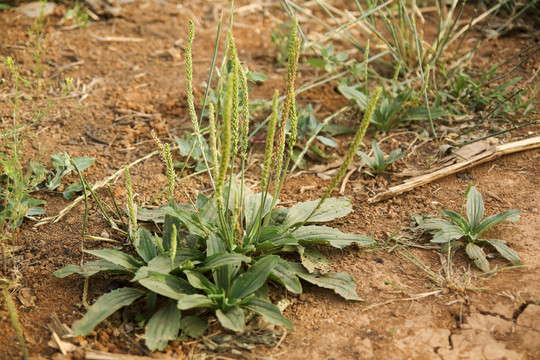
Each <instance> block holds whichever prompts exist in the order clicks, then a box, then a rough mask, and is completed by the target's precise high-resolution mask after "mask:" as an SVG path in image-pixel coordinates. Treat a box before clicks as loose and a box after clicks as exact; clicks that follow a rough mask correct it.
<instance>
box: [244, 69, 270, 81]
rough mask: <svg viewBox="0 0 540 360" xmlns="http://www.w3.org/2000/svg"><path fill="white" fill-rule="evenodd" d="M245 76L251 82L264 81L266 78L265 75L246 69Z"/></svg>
mask: <svg viewBox="0 0 540 360" xmlns="http://www.w3.org/2000/svg"><path fill="white" fill-rule="evenodd" d="M246 77H247V78H248V79H249V80H251V81H253V82H265V81H266V80H267V79H268V78H267V77H266V75H264V74H263V73H260V72H257V71H247V72H246Z"/></svg>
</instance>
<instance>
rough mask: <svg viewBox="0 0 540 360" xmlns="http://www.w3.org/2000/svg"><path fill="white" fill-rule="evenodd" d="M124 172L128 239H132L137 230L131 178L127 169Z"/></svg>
mask: <svg viewBox="0 0 540 360" xmlns="http://www.w3.org/2000/svg"><path fill="white" fill-rule="evenodd" d="M125 172H126V193H127V206H128V213H129V237H130V238H131V239H133V235H134V234H135V231H136V230H137V214H136V213H135V204H134V202H133V188H132V185H131V176H130V174H129V167H127V166H126V167H125Z"/></svg>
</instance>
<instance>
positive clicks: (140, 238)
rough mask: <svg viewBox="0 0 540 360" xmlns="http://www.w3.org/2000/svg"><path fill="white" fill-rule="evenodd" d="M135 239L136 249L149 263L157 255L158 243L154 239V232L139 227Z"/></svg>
mask: <svg viewBox="0 0 540 360" xmlns="http://www.w3.org/2000/svg"><path fill="white" fill-rule="evenodd" d="M134 240H135V241H134V243H135V244H134V245H135V249H136V250H137V253H138V254H139V256H140V257H141V258H143V260H144V261H146V262H147V263H148V262H149V261H150V260H152V259H153V258H155V257H156V256H157V251H156V244H155V243H154V240H153V239H152V234H151V233H150V231H148V230H147V229H146V228H143V227H140V228H138V229H137V232H136V233H135V239H134Z"/></svg>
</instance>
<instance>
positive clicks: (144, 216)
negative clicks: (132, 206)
mask: <svg viewBox="0 0 540 360" xmlns="http://www.w3.org/2000/svg"><path fill="white" fill-rule="evenodd" d="M164 207H165V206H160V207H158V208H155V209H147V208H143V207H140V206H137V220H139V221H147V222H153V223H156V224H163V222H165V213H164V212H163V208H164Z"/></svg>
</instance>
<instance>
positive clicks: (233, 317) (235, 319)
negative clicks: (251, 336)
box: [216, 306, 246, 332]
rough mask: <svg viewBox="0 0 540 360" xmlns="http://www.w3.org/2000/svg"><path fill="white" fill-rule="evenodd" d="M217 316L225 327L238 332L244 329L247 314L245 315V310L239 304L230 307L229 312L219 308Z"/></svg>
mask: <svg viewBox="0 0 540 360" xmlns="http://www.w3.org/2000/svg"><path fill="white" fill-rule="evenodd" d="M216 316H217V318H218V320H219V322H220V323H221V325H222V326H223V327H224V328H226V329H229V330H232V331H236V332H241V331H244V324H245V322H246V316H245V315H244V310H242V309H241V308H239V307H238V306H235V307H233V308H231V309H229V311H227V312H223V311H222V310H221V309H218V310H217V311H216Z"/></svg>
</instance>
